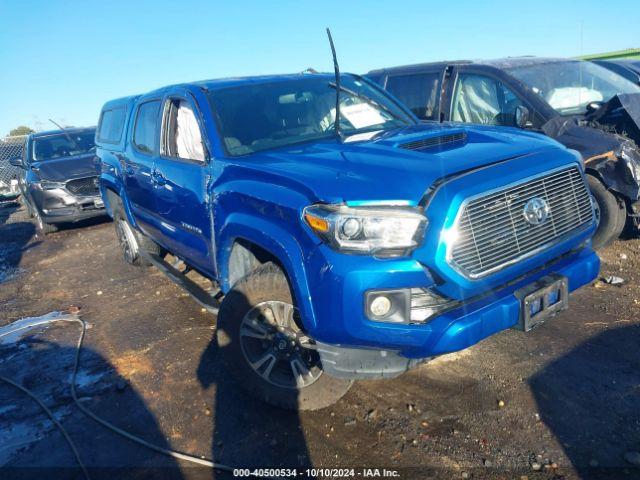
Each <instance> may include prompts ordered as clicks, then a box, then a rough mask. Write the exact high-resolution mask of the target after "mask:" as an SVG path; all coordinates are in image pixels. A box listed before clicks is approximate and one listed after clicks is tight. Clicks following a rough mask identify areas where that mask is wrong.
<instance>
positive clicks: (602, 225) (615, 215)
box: [587, 175, 627, 250]
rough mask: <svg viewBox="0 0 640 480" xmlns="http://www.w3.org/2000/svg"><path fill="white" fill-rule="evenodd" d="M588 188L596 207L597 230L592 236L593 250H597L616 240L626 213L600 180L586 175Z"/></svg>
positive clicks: (623, 224) (624, 221)
mask: <svg viewBox="0 0 640 480" xmlns="http://www.w3.org/2000/svg"><path fill="white" fill-rule="evenodd" d="M587 181H588V182H589V188H590V189H591V193H592V194H593V197H594V198H595V200H596V203H597V207H598V210H599V212H598V216H599V222H598V228H597V230H596V233H595V234H594V235H593V239H592V245H593V248H594V249H596V250H598V249H600V248H604V247H606V246H607V245H609V244H610V243H611V242H613V241H614V240H616V239H617V238H618V237H619V236H620V234H621V233H622V230H623V229H624V226H625V223H626V219H627V212H626V210H625V207H624V204H622V205H621V204H620V203H619V202H618V199H617V198H616V197H615V195H614V194H613V193H611V192H610V191H609V190H607V189H606V187H605V186H604V185H603V184H602V182H601V181H600V180H598V179H597V178H596V177H594V176H592V175H587Z"/></svg>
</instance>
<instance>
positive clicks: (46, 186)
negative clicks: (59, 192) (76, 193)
mask: <svg viewBox="0 0 640 480" xmlns="http://www.w3.org/2000/svg"><path fill="white" fill-rule="evenodd" d="M33 186H34V187H35V188H37V189H38V190H55V189H57V188H64V187H65V183H64V182H51V181H49V180H40V181H39V182H34V183H33Z"/></svg>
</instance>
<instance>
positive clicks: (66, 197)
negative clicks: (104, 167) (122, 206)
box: [11, 128, 106, 234]
mask: <svg viewBox="0 0 640 480" xmlns="http://www.w3.org/2000/svg"><path fill="white" fill-rule="evenodd" d="M94 137H95V128H73V129H64V130H55V131H48V132H38V133H32V134H30V135H29V136H28V137H27V138H26V140H25V146H24V149H23V154H22V157H21V158H13V159H12V160H11V164H12V165H14V166H16V167H20V168H21V171H20V174H19V175H18V185H19V188H20V192H21V193H22V198H23V201H24V204H25V206H26V207H27V209H28V210H29V213H30V215H31V216H32V217H33V218H35V220H36V226H37V227H38V230H39V231H40V232H41V233H44V234H46V233H51V232H54V231H56V230H57V227H58V225H59V224H61V223H73V222H77V221H79V220H84V219H86V218H91V217H98V216H103V215H106V213H105V210H104V204H103V202H102V198H101V196H100V190H99V186H98V185H99V184H98V171H97V170H96V163H95V158H96V157H95V140H94Z"/></svg>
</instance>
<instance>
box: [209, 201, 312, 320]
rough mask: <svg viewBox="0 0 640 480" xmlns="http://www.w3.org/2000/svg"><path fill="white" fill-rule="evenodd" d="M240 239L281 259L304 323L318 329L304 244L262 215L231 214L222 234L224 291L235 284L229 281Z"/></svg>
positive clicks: (220, 251)
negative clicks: (235, 247) (230, 262)
mask: <svg viewBox="0 0 640 480" xmlns="http://www.w3.org/2000/svg"><path fill="white" fill-rule="evenodd" d="M236 240H244V241H246V242H250V243H253V244H255V245H256V246H258V247H260V248H262V249H263V250H266V251H267V252H269V253H270V254H271V255H273V256H274V257H275V258H276V259H277V260H278V261H279V262H280V265H281V266H282V267H283V268H284V273H285V275H286V276H287V279H288V280H289V285H290V286H291V289H292V293H293V297H294V299H295V302H296V306H297V307H298V309H299V310H300V314H301V317H302V321H303V323H304V326H305V328H307V330H308V331H312V330H314V329H315V326H316V318H315V313H314V310H313V304H312V303H311V293H310V291H309V284H308V281H307V274H306V270H305V269H306V267H305V261H304V254H303V250H302V247H301V246H300V244H299V243H298V242H297V241H296V239H295V238H294V237H293V236H292V235H291V233H289V232H287V231H286V230H285V229H284V228H283V227H282V226H279V225H277V224H274V223H273V222H268V221H266V220H264V219H263V218H260V217H258V216H254V215H248V214H244V213H234V214H231V215H230V216H229V218H227V221H226V222H225V224H224V225H223V226H222V228H221V229H220V232H219V235H218V248H217V250H218V253H217V256H218V262H217V264H218V280H219V283H220V287H221V288H222V290H223V291H224V292H228V291H229V290H230V289H231V288H232V287H233V285H230V284H229V259H230V256H231V249H232V247H233V245H234V243H235V242H236Z"/></svg>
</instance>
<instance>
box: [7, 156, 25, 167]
mask: <svg viewBox="0 0 640 480" xmlns="http://www.w3.org/2000/svg"><path fill="white" fill-rule="evenodd" d="M9 163H10V164H11V165H13V166H14V167H18V168H24V163H22V159H21V158H20V157H14V158H10V159H9Z"/></svg>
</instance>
